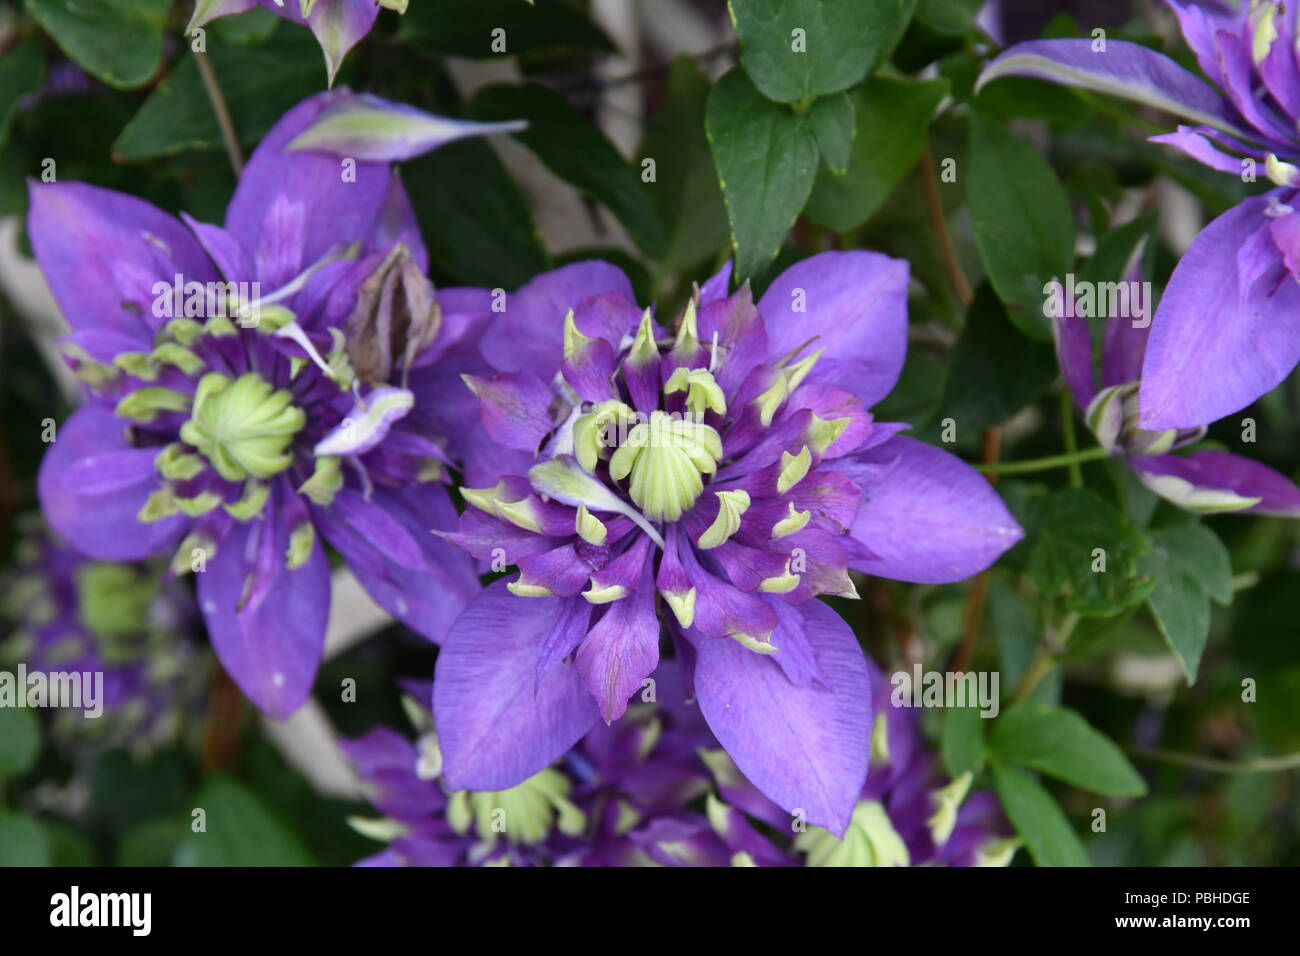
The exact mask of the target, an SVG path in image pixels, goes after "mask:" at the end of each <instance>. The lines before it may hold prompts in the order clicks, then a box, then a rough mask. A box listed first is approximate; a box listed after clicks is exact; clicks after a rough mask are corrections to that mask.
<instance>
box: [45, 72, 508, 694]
mask: <svg viewBox="0 0 1300 956" xmlns="http://www.w3.org/2000/svg"><path fill="white" fill-rule="evenodd" d="M357 100H364V103H365V104H367V105H369V106H370V107H373V106H374V105H375V104H376V102H379V101H376V100H374V98H371V97H366V98H361V97H355V96H353V95H352V94H351V93H348V92H346V91H337V92H333V93H326V94H321V95H318V96H315V97H312V98H311V99H308V100H306V101H304V102H303V103H301V104H299V105H298V106H297V107H295V108H294V109H293V110H291V111H290V112H289V113H287V114H286V115H285V116H284V117H283V118H282V119H281V120H280V121H279V123H277V124H276V126H275V127H274V129H272V130H271V132H269V133H268V134H267V136H266V138H265V139H264V140H263V141H262V143H261V145H260V146H259V147H258V149H257V151H256V152H255V153H254V154H253V156H252V157H251V159H250V161H249V163H248V166H247V168H246V169H245V171H244V175H243V177H242V178H241V180H240V182H239V185H238V187H237V189H236V191H235V195H234V197H233V199H232V201H231V203H230V206H229V208H228V210H227V214H226V222H225V226H224V227H223V226H217V225H211V224H206V223H200V222H197V221H195V220H193V219H191V218H189V217H184V220H185V221H184V222H181V221H178V220H176V219H174V218H173V217H171V216H170V215H168V214H166V213H164V212H162V211H161V210H158V209H156V208H155V207H153V206H151V205H149V204H147V203H145V202H142V201H140V200H138V199H134V198H132V197H130V196H124V195H121V194H119V193H115V192H110V191H108V190H103V189H98V188H96V187H93V186H89V185H85V184H82V183H58V184H42V183H35V182H33V183H32V185H31V215H30V220H29V231H30V234H31V240H32V246H33V248H34V249H35V252H36V258H37V261H38V262H39V264H40V266H41V268H42V270H43V272H44V274H45V276H46V279H47V280H48V282H49V284H50V288H51V289H52V291H53V293H54V297H55V299H56V300H57V302H58V303H59V306H60V308H61V309H62V311H63V314H64V315H65V316H66V317H67V318H68V321H69V323H70V324H71V326H72V328H73V332H72V334H71V335H69V336H68V337H67V338H66V339H65V340H64V345H65V349H66V354H67V355H68V358H69V362H70V364H71V365H72V366H73V368H74V369H75V370H76V371H77V373H78V374H79V376H80V377H81V378H82V379H83V380H85V381H86V382H87V384H88V385H89V386H90V393H91V401H90V403H89V404H88V405H87V406H86V407H84V408H82V409H81V410H79V411H78V412H76V413H75V414H74V415H73V416H72V418H71V419H69V420H68V422H66V423H65V424H64V425H63V427H62V428H61V429H60V431H59V433H58V436H57V441H56V442H55V443H54V444H53V445H52V446H51V448H50V451H49V453H48V454H47V455H46V457H45V460H44V462H43V463H42V467H41V471H40V476H39V491H40V496H41V503H42V507H43V510H44V512H45V514H46V517H47V519H48V520H49V522H50V524H51V525H52V526H53V527H54V528H55V529H56V530H57V531H58V532H59V534H61V535H62V536H63V537H65V538H66V539H67V540H68V541H69V542H70V543H72V544H73V545H74V546H75V547H77V548H79V549H80V550H82V551H84V552H85V553H87V554H88V555H90V556H91V557H94V558H96V559H101V560H124V561H131V560H137V559H140V558H143V557H145V556H147V555H151V554H155V553H160V552H161V553H175V558H174V559H173V568H174V570H176V571H191V570H193V571H198V572H201V573H199V575H198V597H199V603H200V606H201V608H202V611H203V615H204V618H205V620H206V623H207V627H208V631H209V634H210V635H211V638H212V642H213V645H214V646H215V648H216V651H217V653H218V655H219V656H220V658H221V661H222V663H223V664H224V665H225V667H226V669H227V671H229V673H230V675H231V676H232V677H233V678H234V680H235V681H236V683H238V684H239V686H240V687H241V688H242V689H243V691H244V692H245V693H246V694H247V695H248V696H249V698H251V699H252V700H253V702H254V703H256V704H257V705H258V706H259V707H260V708H262V709H263V710H264V711H266V712H267V713H269V714H272V715H274V716H277V717H283V716H285V715H287V714H289V713H290V712H292V711H293V710H294V709H296V708H297V707H298V705H299V704H301V703H302V701H303V699H304V698H305V697H306V696H307V694H308V693H309V692H310V689H311V684H312V680H313V678H314V676H315V673H316V669H317V666H318V664H319V662H320V657H321V651H322V645H323V640H324V634H325V626H326V619H327V616H328V613H329V596H330V584H329V565H328V562H327V560H326V556H325V551H324V548H323V547H322V543H321V540H320V538H321V537H322V536H323V537H324V538H325V539H326V540H327V541H329V542H330V543H331V544H332V545H333V546H334V547H335V548H336V549H337V550H338V551H339V553H340V554H341V555H342V556H343V557H344V558H345V560H346V561H347V563H348V564H349V565H350V566H351V568H352V569H353V570H354V571H355V573H356V575H357V577H358V578H359V579H360V581H361V583H362V584H363V585H365V586H366V588H367V589H368V590H369V591H370V593H371V594H372V595H373V596H374V598H375V599H376V600H377V601H378V602H379V603H380V604H381V605H382V606H384V607H385V608H386V609H388V610H389V611H390V612H392V613H393V614H394V615H395V616H397V617H398V618H400V619H401V620H402V621H404V622H405V623H407V624H408V625H410V626H411V627H412V628H414V629H415V630H417V631H419V632H420V633H422V634H423V635H425V636H426V637H428V638H430V639H431V640H438V639H440V638H441V637H442V634H443V631H444V630H445V628H446V626H447V624H448V622H450V621H451V620H452V619H453V618H454V617H455V614H456V612H457V611H459V609H460V608H461V607H462V606H463V605H464V604H465V602H466V601H468V600H469V598H470V596H472V595H473V594H474V593H475V592H476V591H477V590H478V581H477V578H476V577H475V573H474V569H473V567H472V566H471V563H470V562H469V561H468V560H467V559H466V558H465V557H464V555H463V554H462V553H460V552H458V551H457V550H456V549H454V548H452V547H451V546H449V545H447V544H446V543H445V542H443V541H442V540H440V539H438V538H436V537H434V536H432V535H430V534H429V529H431V528H449V527H453V526H454V524H455V520H456V512H455V509H454V508H453V506H452V503H451V500H450V497H449V495H448V494H447V492H446V490H445V489H444V487H443V484H442V483H443V482H444V481H445V480H446V475H447V466H448V465H449V464H450V463H451V462H452V461H453V460H456V459H457V458H458V457H459V456H460V454H461V449H460V438H459V435H458V431H457V428H456V422H457V419H458V418H460V417H462V416H463V415H464V414H465V413H466V412H465V410H464V408H463V407H458V406H457V404H456V402H455V401H454V400H448V401H444V400H443V398H442V396H443V395H445V394H447V393H448V392H449V391H450V383H455V380H456V378H457V377H458V376H459V375H460V374H461V373H463V372H466V371H474V370H476V369H479V368H482V367H483V362H482V359H481V358H479V357H478V352H477V341H478V336H479V335H481V332H482V327H481V323H479V322H478V321H477V320H476V319H475V316H481V315H486V314H487V313H488V298H489V293H487V292H486V291H480V290H473V289H444V290H441V291H440V292H439V293H438V294H437V295H436V296H435V294H434V290H433V287H432V284H431V283H430V282H429V281H428V280H427V279H425V278H424V273H425V271H426V270H427V265H428V262H427V254H426V252H425V249H424V246H423V243H422V241H421V239H420V235H419V231H418V228H417V226H416V223H415V219H414V215H413V213H412V210H411V208H410V205H409V203H408V202H407V199H406V193H405V191H404V189H403V188H402V184H401V181H400V179H399V178H398V177H397V175H396V173H395V172H394V171H393V170H392V168H391V167H390V166H389V164H388V163H387V162H386V161H383V160H382V159H373V158H372V159H369V160H367V159H356V160H345V161H340V160H339V159H338V158H336V157H331V156H328V155H324V154H322V153H319V152H313V151H311V150H303V149H289V148H287V145H288V144H289V143H290V142H291V141H292V140H294V139H295V138H297V137H299V136H300V135H305V134H306V133H307V131H308V130H309V127H311V124H312V123H313V121H315V120H316V119H317V118H318V117H320V116H324V115H326V114H327V113H328V112H330V111H332V110H336V109H337V108H338V107H339V106H340V105H346V104H348V103H351V102H354V101H357ZM435 119H436V118H435ZM446 123H447V124H451V125H452V126H455V122H454V121H446ZM484 131H489V130H488V128H487V127H482V126H475V125H474V124H466V126H465V128H464V129H460V130H458V131H454V132H455V135H465V134H466V133H469V134H476V133H479V132H484ZM443 141H445V138H444V140H443ZM423 143H424V146H425V148H432V146H435V145H437V142H436V141H433V140H428V139H426V140H424V141H423ZM456 384H457V391H460V390H461V389H459V386H458V383H456ZM462 406H463V403H462Z"/></svg>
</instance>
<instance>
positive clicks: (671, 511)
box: [609, 412, 722, 521]
mask: <svg viewBox="0 0 1300 956" xmlns="http://www.w3.org/2000/svg"><path fill="white" fill-rule="evenodd" d="M721 458H722V438H721V437H720V436H719V435H718V433H717V431H716V430H714V429H713V428H711V427H709V426H708V425H705V424H702V423H700V422H694V421H689V420H685V419H679V418H673V417H672V416H670V415H667V414H665V413H664V412H654V413H653V414H651V416H650V421H649V422H643V423H641V424H639V425H637V426H636V427H635V428H633V429H632V431H631V433H630V434H629V435H628V437H627V441H626V442H624V443H623V445H622V446H620V447H619V449H618V451H616V452H614V454H613V455H612V456H611V457H610V460H609V474H610V477H611V478H613V479H614V480H615V481H621V480H622V479H624V478H626V477H627V476H628V475H629V474H630V475H631V476H632V481H631V484H630V485H629V486H628V494H630V495H631V497H632V501H633V502H634V503H635V504H636V506H637V507H638V508H640V509H641V513H642V514H644V515H645V516H646V517H647V518H649V519H650V520H651V521H676V520H677V519H678V518H680V517H681V516H682V515H683V514H684V513H685V512H686V510H687V509H689V508H690V507H691V505H693V504H695V500H696V499H697V498H699V496H700V494H701V493H702V492H703V491H704V479H703V476H704V475H706V474H708V475H711V474H713V473H714V472H715V471H716V470H717V468H718V462H719V461H720V460H721Z"/></svg>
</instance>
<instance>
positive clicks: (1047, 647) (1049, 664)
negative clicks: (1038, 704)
mask: <svg viewBox="0 0 1300 956" xmlns="http://www.w3.org/2000/svg"><path fill="white" fill-rule="evenodd" d="M1078 623H1079V615H1078V614H1077V613H1075V612H1074V611H1071V612H1070V613H1069V614H1067V615H1066V616H1065V617H1064V618H1063V619H1062V620H1061V626H1060V627H1058V628H1057V629H1056V633H1055V634H1051V633H1049V635H1048V639H1047V640H1046V641H1044V642H1043V644H1042V646H1040V647H1039V648H1038V653H1037V654H1035V655H1034V659H1033V660H1032V661H1030V662H1029V667H1027V668H1026V669H1025V673H1024V675H1023V676H1022V677H1021V678H1020V683H1019V684H1017V685H1016V690H1015V693H1013V694H1012V695H1011V703H1013V704H1018V703H1020V702H1021V701H1022V700H1024V699H1025V698H1026V697H1028V696H1029V695H1030V694H1032V693H1033V692H1034V688H1035V687H1037V686H1038V684H1039V682H1040V681H1042V679H1043V678H1044V677H1046V676H1047V675H1048V674H1049V673H1051V670H1052V668H1053V667H1055V666H1056V665H1057V664H1058V663H1060V660H1061V655H1062V654H1063V653H1064V652H1065V642H1066V641H1068V640H1069V639H1070V635H1071V634H1072V633H1073V632H1074V628H1075V626H1076V625H1077V624H1078Z"/></svg>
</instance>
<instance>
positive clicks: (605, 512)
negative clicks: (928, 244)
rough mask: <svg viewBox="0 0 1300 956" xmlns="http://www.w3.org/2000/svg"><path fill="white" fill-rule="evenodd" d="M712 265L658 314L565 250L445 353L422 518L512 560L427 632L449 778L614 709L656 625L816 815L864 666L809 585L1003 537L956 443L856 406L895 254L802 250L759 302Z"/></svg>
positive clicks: (898, 357)
mask: <svg viewBox="0 0 1300 956" xmlns="http://www.w3.org/2000/svg"><path fill="white" fill-rule="evenodd" d="M729 279H730V266H728V267H726V268H725V269H724V270H723V271H722V272H721V273H720V274H719V275H717V276H715V277H713V278H712V279H711V280H709V281H708V282H707V283H705V285H704V286H703V288H700V289H698V290H696V293H695V294H694V295H693V296H692V297H691V299H690V301H689V302H688V303H687V305H686V307H685V309H684V311H683V312H682V313H681V315H679V316H677V317H675V321H674V322H673V324H672V331H671V332H669V331H668V330H665V329H662V328H660V327H659V326H658V325H657V324H656V323H655V321H654V318H653V314H652V311H651V310H649V309H641V308H639V307H638V306H637V305H636V304H635V303H634V299H633V294H632V289H631V286H630V284H629V282H628V280H627V278H626V276H624V275H623V274H622V272H620V271H619V270H618V269H617V268H615V267H614V266H612V265H609V264H607V263H602V262H586V263H577V264H573V265H569V266H566V267H563V268H561V269H558V270H556V271H554V272H551V273H547V274H545V275H542V276H539V277H538V278H536V279H534V280H533V281H532V282H530V283H529V284H528V285H526V286H525V287H524V288H522V289H520V290H519V291H518V292H516V293H514V294H513V295H511V296H508V297H507V299H506V301H505V304H504V312H502V313H501V314H500V316H499V317H498V319H497V320H496V321H495V322H494V323H493V325H492V326H491V327H490V329H489V330H488V331H487V332H486V333H485V335H484V339H483V342H484V355H485V357H486V358H487V360H488V362H489V363H491V364H492V365H493V366H494V367H495V369H496V373H495V374H493V375H490V376H470V377H468V378H467V380H466V381H467V384H468V385H469V388H470V389H471V390H472V391H473V393H474V394H475V395H476V396H477V397H478V402H479V409H480V415H479V423H478V424H477V425H476V426H475V428H474V430H473V432H472V433H471V435H470V436H469V438H468V441H469V450H468V451H467V456H466V465H465V468H466V482H467V485H468V487H466V488H464V489H462V495H463V496H464V498H465V500H466V502H467V503H468V507H467V509H466V511H465V512H464V514H463V515H462V517H461V523H460V530H459V531H458V532H456V533H453V534H449V535H448V538H449V539H450V540H451V541H453V542H455V543H456V544H458V545H460V546H461V547H463V548H465V549H466V550H467V551H469V552H470V553H471V554H473V555H474V556H475V557H477V558H479V559H481V560H484V561H487V562H491V564H492V566H493V567H494V569H496V570H501V569H502V568H503V567H505V566H506V565H515V566H516V567H517V568H518V574H517V576H516V577H514V579H512V580H501V581H497V582H496V583H494V584H491V585H490V586H489V587H487V588H486V589H485V590H484V591H483V592H482V593H481V594H480V595H478V596H477V597H476V598H475V599H474V600H473V601H472V602H471V603H470V604H469V606H468V607H467V608H466V609H465V611H464V612H463V613H462V614H461V616H460V618H459V619H458V620H457V621H456V623H455V625H454V626H453V627H452V629H451V631H450V632H449V634H448V638H447V642H446V644H445V646H444V647H443V649H442V651H441V653H440V654H439V659H438V663H437V673H436V675H435V681H434V698H433V700H434V713H435V715H436V720H437V725H438V728H439V734H440V739H441V740H442V745H443V753H444V755H445V757H446V768H445V769H446V776H447V780H448V783H449V785H450V786H453V787H457V788H466V789H481V790H498V789H504V788H507V787H510V786H513V785H515V784H517V783H518V782H519V781H521V780H523V779H525V778H527V777H529V776H531V775H532V774H534V773H537V772H538V771H540V770H541V769H542V768H543V767H546V766H547V765H548V764H550V763H551V762H553V761H554V760H556V759H557V758H558V757H559V756H560V755H561V754H563V753H564V752H565V751H566V750H568V749H569V748H570V747H571V746H572V745H573V744H574V743H575V742H576V741H577V740H578V739H579V738H581V737H582V736H583V735H584V734H586V733H587V732H588V731H589V730H590V728H591V727H592V726H593V725H594V724H595V723H597V722H598V721H601V720H604V721H614V720H617V719H618V718H620V717H621V716H623V713H624V711H625V709H626V706H627V701H628V699H629V698H630V697H632V696H633V695H634V694H635V693H637V692H638V691H640V690H641V689H642V687H643V684H644V682H645V681H646V680H647V679H649V678H650V675H651V674H652V673H653V672H654V670H655V668H656V665H657V664H658V662H659V650H660V638H661V634H662V633H663V632H666V633H667V635H668V639H669V641H670V642H671V644H672V646H673V647H674V648H675V651H676V659H677V660H678V661H680V662H681V663H682V674H683V678H684V679H685V680H686V682H687V684H688V687H689V688H690V690H689V691H688V696H691V697H695V698H698V700H699V704H700V709H701V711H702V713H703V715H704V717H705V719H706V720H707V722H708V724H709V727H710V728H711V729H712V731H713V733H714V735H715V736H716V737H717V739H718V740H719V741H720V743H721V744H722V746H723V747H724V748H725V749H726V750H727V752H728V753H729V754H730V755H731V757H732V758H733V759H734V760H735V762H736V764H737V765H738V766H739V767H740V769H741V771H742V772H743V773H744V774H745V775H746V777H748V778H749V779H750V780H751V781H753V783H754V784H755V785H756V786H758V787H759V788H760V789H761V790H762V791H763V792H764V793H766V794H767V795H768V796H769V797H770V798H771V799H772V800H774V801H775V802H776V803H777V804H779V805H780V806H782V807H783V808H785V809H786V810H788V811H793V810H794V809H796V808H798V809H800V810H801V811H802V812H803V813H805V815H806V817H807V819H808V820H810V821H812V822H814V823H818V824H822V825H825V826H827V827H829V828H830V829H831V830H833V831H834V832H836V833H842V832H843V831H844V829H845V827H846V826H848V823H849V818H850V815H851V813H852V810H853V806H854V804H855V801H856V798H857V795H858V793H859V791H860V790H861V788H862V783H863V778H864V776H865V774H866V769H867V757H868V748H869V739H870V732H871V688H870V683H869V680H868V676H867V670H866V664H865V661H864V659H863V655H862V651H861V650H860V649H859V647H858V644H857V641H856V639H855V638H854V636H853V633H852V631H851V629H850V628H849V626H848V625H847V624H845V623H844V621H842V620H841V619H840V617H839V616H838V615H837V614H836V613H835V612H834V611H833V610H832V609H831V608H830V607H829V606H828V605H826V604H824V603H822V602H821V601H817V600H814V599H815V598H816V597H817V596H818V595H822V594H827V595H839V596H843V597H856V596H857V595H856V590H855V586H854V584H853V581H852V580H851V579H850V577H849V570H850V568H853V569H856V570H859V571H863V572H865V573H868V574H876V575H881V576H884V577H893V578H897V579H900V580H906V581H922V582H947V581H956V580H960V579H962V578H965V577H967V576H969V575H971V574H974V573H976V572H978V571H980V570H982V569H983V568H985V567H987V566H988V565H989V564H991V563H992V562H993V561H994V560H995V559H996V558H997V557H998V556H999V555H1000V554H1002V553H1003V551H1005V550H1006V549H1007V548H1009V547H1010V546H1011V545H1013V544H1014V543H1015V542H1016V541H1017V540H1019V538H1020V537H1021V534H1022V532H1021V530H1020V528H1019V527H1018V526H1017V524H1016V522H1015V521H1014V519H1013V518H1012V517H1011V516H1010V514H1009V513H1008V512H1007V510H1006V508H1005V507H1004V506H1003V504H1002V501H1001V499H1000V498H998V496H997V494H996V493H995V492H994V491H993V489H992V488H991V487H990V486H989V484H988V482H986V481H985V480H984V479H983V478H982V477H981V476H980V475H979V474H978V473H976V472H975V471H974V470H973V469H972V468H970V467H969V466H967V465H966V464H964V463H963V462H961V461H960V460H958V459H957V458H955V457H953V456H951V455H948V454H947V453H945V452H942V451H940V450H938V449H936V448H933V447H931V446H929V445H926V444H923V443H921V442H918V441H915V440H913V439H910V438H905V437H902V436H900V435H898V432H899V430H900V429H901V428H902V427H903V426H900V425H892V424H886V423H881V422H876V421H875V420H874V419H873V418H872V415H871V413H870V412H869V411H868V408H869V407H870V406H871V405H872V404H873V403H875V402H876V401H878V400H880V399H881V398H883V397H884V396H885V395H886V394H888V392H889V391H890V389H891V388H892V387H893V385H894V382H895V381H896V380H897V377H898V374H899V370H900V368H901V366H902V362H903V354H904V350H905V348H906V337H907V308H906V296H907V282H908V269H907V265H906V263H904V262H900V261H897V260H893V259H890V258H888V257H886V256H883V255H880V254H877V253H871V252H831V253H823V254H821V255H818V256H814V257H812V258H810V259H807V260H805V261H803V262H800V263H798V264H796V265H794V266H792V267H791V268H790V269H788V270H786V271H785V272H784V273H783V274H782V275H781V276H779V277H778V278H777V279H776V281H775V282H774V283H773V284H772V285H771V286H770V287H769V288H768V290H767V291H766V293H765V294H764V295H763V297H762V298H761V299H760V300H759V302H758V303H757V304H755V303H754V301H753V298H752V296H751V293H750V290H749V287H748V285H745V286H743V287H741V289H740V290H739V291H737V292H735V293H734V294H732V295H727V294H726V286H727V284H728V281H729ZM478 482H482V483H478Z"/></svg>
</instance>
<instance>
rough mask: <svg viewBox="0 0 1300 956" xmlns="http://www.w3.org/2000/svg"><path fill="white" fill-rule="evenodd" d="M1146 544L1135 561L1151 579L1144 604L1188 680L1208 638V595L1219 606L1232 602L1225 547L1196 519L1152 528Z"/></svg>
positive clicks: (1193, 679) (1194, 678)
mask: <svg viewBox="0 0 1300 956" xmlns="http://www.w3.org/2000/svg"><path fill="white" fill-rule="evenodd" d="M1151 545H1152V548H1151V553H1150V554H1148V555H1147V556H1146V557H1144V558H1143V559H1142V561H1141V563H1140V567H1141V568H1142V570H1143V571H1144V572H1146V573H1147V574H1150V575H1151V576H1152V577H1153V578H1155V582H1156V584H1155V589H1154V590H1153V591H1152V592H1151V594H1150V595H1149V596H1148V598H1147V603H1148V604H1149V605H1150V606H1151V613H1152V615H1154V617H1155V619H1156V625H1157V627H1159V629H1160V634H1161V636H1162V637H1164V639H1165V641H1166V643H1168V645H1169V649H1170V650H1171V651H1173V652H1174V656H1175V657H1177V658H1178V663H1179V664H1180V665H1181V666H1182V668H1183V673H1184V674H1185V675H1186V677H1187V683H1189V684H1192V683H1194V682H1195V681H1196V672H1197V670H1198V668H1199V667H1200V663H1201V654H1202V653H1203V652H1204V651H1205V642H1206V641H1207V640H1208V639H1209V636H1210V597H1213V598H1214V599H1215V600H1216V601H1218V602H1219V603H1220V604H1228V603H1230V602H1231V601H1232V565H1231V562H1230V560H1229V558H1228V551H1227V549H1226V548H1225V547H1224V546H1223V542H1221V541H1220V540H1219V539H1218V537H1217V536H1215V534H1214V532H1213V531H1211V530H1209V529H1208V528H1206V527H1205V526H1204V525H1201V524H1196V523H1188V524H1179V525H1172V526H1169V527H1165V528H1158V529H1156V530H1155V531H1153V532H1152V533H1151Z"/></svg>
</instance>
